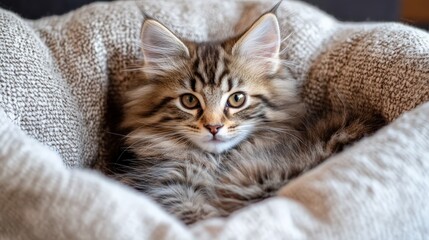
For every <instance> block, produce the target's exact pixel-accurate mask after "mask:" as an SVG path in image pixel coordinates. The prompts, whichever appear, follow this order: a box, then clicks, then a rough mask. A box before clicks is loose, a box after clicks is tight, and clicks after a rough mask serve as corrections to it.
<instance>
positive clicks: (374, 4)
mask: <svg viewBox="0 0 429 240" xmlns="http://www.w3.org/2000/svg"><path fill="white" fill-rule="evenodd" d="M231 1H232V0H231ZM304 1H306V2H309V3H311V4H313V5H315V6H317V7H319V8H320V9H322V10H324V11H326V12H328V13H330V14H331V15H333V16H335V17H336V18H338V19H340V20H343V21H405V22H407V23H409V24H413V25H416V26H419V27H423V28H426V29H429V5H428V4H429V0H304ZM91 2H94V0H0V7H2V8H5V9H9V10H11V11H14V12H16V13H18V14H20V15H21V16H23V17H25V18H30V19H36V18H40V17H44V16H49V15H56V14H63V13H66V12H68V11H70V10H73V9H76V8H78V7H80V6H82V5H85V4H88V3H91ZM425 8H428V9H425ZM413 9H414V10H413ZM413 11H416V12H420V13H416V14H417V15H420V16H421V15H422V12H423V15H424V16H423V21H422V17H417V18H416V19H414V18H413V15H414V13H413ZM426 11H427V13H428V14H427V15H426ZM404 13H405V14H404Z"/></svg>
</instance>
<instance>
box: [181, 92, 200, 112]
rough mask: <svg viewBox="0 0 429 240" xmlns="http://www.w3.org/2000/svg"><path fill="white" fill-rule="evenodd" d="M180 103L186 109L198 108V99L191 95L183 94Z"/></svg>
mask: <svg viewBox="0 0 429 240" xmlns="http://www.w3.org/2000/svg"><path fill="white" fill-rule="evenodd" d="M180 103H182V105H183V106H184V107H185V108H187V109H195V108H197V107H199V106H200V102H199V101H198V98H197V97H195V96H194V95H192V94H183V95H182V97H180Z"/></svg>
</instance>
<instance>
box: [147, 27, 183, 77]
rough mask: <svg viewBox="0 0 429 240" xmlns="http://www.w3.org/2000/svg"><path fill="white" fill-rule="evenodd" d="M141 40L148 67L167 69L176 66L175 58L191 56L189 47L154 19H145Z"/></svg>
mask: <svg viewBox="0 0 429 240" xmlns="http://www.w3.org/2000/svg"><path fill="white" fill-rule="evenodd" d="M141 41H142V48H143V55H144V56H143V57H144V61H145V65H146V67H149V68H152V69H156V70H163V69H165V70H167V69H168V68H170V67H171V66H174V60H175V59H176V58H177V57H189V49H188V48H187V47H186V45H185V44H184V43H183V42H182V41H181V40H180V39H179V38H178V37H176V36H175V35H174V34H173V33H172V32H171V31H170V30H168V29H167V28H166V27H165V26H163V25H162V24H161V23H159V22H157V21H155V20H153V19H148V20H146V21H144V23H143V26H142V31H141ZM172 63H173V64H172Z"/></svg>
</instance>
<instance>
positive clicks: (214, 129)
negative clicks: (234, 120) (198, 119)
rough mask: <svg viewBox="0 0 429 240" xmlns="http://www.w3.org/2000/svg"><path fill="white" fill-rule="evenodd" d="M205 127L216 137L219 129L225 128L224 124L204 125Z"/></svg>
mask: <svg viewBox="0 0 429 240" xmlns="http://www.w3.org/2000/svg"><path fill="white" fill-rule="evenodd" d="M204 127H205V128H207V129H208V130H209V131H210V132H211V134H213V136H214V135H216V133H217V132H218V131H219V129H220V128H221V127H223V124H215V125H211V124H207V125H204Z"/></svg>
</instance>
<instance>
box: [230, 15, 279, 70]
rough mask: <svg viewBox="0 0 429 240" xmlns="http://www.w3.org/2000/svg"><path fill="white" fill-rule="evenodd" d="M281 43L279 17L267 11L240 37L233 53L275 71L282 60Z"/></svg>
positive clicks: (265, 68)
mask: <svg viewBox="0 0 429 240" xmlns="http://www.w3.org/2000/svg"><path fill="white" fill-rule="evenodd" d="M280 43H281V41H280V29H279V23H278V21H277V17H276V16H275V15H274V14H273V13H266V14H264V15H262V16H261V17H260V18H259V19H258V20H257V21H256V22H255V23H253V25H252V26H251V27H250V28H249V29H248V30H247V31H246V32H245V33H244V34H243V35H242V36H241V37H240V38H239V39H238V41H237V42H236V43H235V45H234V47H233V48H232V54H233V55H238V56H244V57H246V58H249V60H251V61H255V64H257V65H258V66H262V67H264V70H267V71H273V72H275V71H276V70H277V68H278V66H279V62H280V60H279V52H280Z"/></svg>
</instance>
